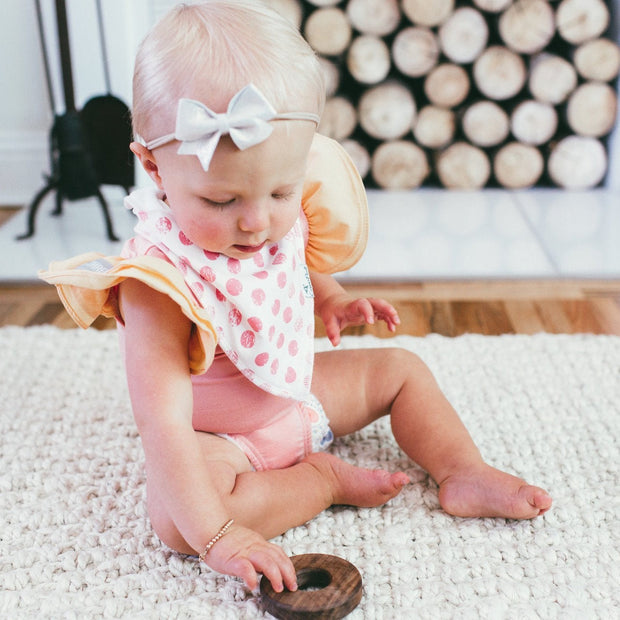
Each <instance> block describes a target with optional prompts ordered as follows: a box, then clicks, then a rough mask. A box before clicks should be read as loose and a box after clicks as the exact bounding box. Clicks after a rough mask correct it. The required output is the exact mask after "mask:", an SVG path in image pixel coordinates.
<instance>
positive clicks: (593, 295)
mask: <svg viewBox="0 0 620 620" xmlns="http://www.w3.org/2000/svg"><path fill="white" fill-rule="evenodd" d="M347 288H348V290H349V291H350V292H351V293H352V294H354V295H357V296H370V297H383V298H385V299H388V300H389V301H390V302H391V303H392V304H393V305H394V306H395V307H396V309H397V310H398V313H399V315H400V318H401V326H400V328H399V330H398V333H399V334H410V335H413V336H425V335H427V334H430V333H438V334H442V335H444V336H458V335H461V334H464V333H478V334H487V335H498V334H535V333H538V332H549V333H567V334H573V333H594V334H614V335H618V336H620V282H618V281H596V282H595V281H571V282H558V281H552V282H539V281H536V282H521V281H518V282H512V281H511V282H504V281H501V282H499V281H498V282H421V283H394V284H381V285H378V284H375V285H372V284H356V285H349V286H348V287H347ZM48 323H49V324H52V325H56V326H58V327H61V328H71V327H74V324H73V322H72V320H71V319H70V317H69V315H68V314H67V313H66V312H65V310H64V308H63V307H62V304H61V303H60V301H59V299H58V297H57V295H56V292H55V289H54V288H53V287H52V286H48V285H44V284H42V285H38V286H29V287H0V326H5V325H22V326H29V325H41V324H48ZM94 326H95V327H96V328H98V329H109V328H113V327H114V321H113V320H106V319H101V318H100V319H98V320H97V321H96V322H95V325H94ZM316 333H317V336H323V335H324V331H323V329H322V326H317V331H316ZM344 333H345V334H355V335H361V334H372V335H375V336H379V337H387V336H390V334H389V332H388V331H387V329H386V328H385V327H384V326H383V325H381V324H379V325H376V326H361V327H355V328H348V329H347V330H345V332H344Z"/></svg>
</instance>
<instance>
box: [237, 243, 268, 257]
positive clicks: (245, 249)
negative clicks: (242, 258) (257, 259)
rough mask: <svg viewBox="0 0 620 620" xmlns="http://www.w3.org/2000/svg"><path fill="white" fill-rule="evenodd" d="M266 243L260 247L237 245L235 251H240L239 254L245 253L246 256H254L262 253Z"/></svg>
mask: <svg viewBox="0 0 620 620" xmlns="http://www.w3.org/2000/svg"><path fill="white" fill-rule="evenodd" d="M265 243H266V241H263V242H262V243H260V244H259V245H235V249H236V250H239V252H244V253H246V254H253V253H255V252H260V251H261V250H262V249H263V247H264V245H265Z"/></svg>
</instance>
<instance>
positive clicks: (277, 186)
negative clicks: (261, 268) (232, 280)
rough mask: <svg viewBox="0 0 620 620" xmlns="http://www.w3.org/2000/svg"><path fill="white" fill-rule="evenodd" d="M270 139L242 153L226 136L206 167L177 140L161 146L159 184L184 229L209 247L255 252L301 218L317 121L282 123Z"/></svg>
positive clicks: (234, 254)
mask: <svg viewBox="0 0 620 620" xmlns="http://www.w3.org/2000/svg"><path fill="white" fill-rule="evenodd" d="M272 126H273V133H272V134H271V136H269V138H267V140H265V141H264V142H262V143H260V144H258V145H256V146H252V147H250V148H248V149H246V150H244V151H240V150H239V149H238V148H237V147H236V146H235V145H234V144H233V143H232V141H231V140H230V139H229V138H228V137H227V136H224V137H222V138H221V139H220V142H219V144H218V146H217V148H216V149H215V153H214V155H213V159H212V160H211V164H210V166H209V170H208V171H206V172H205V171H204V170H203V169H202V167H201V165H200V162H199V161H198V158H197V157H196V156H194V155H179V154H177V149H178V142H174V143H172V144H170V145H167V146H165V147H162V148H160V149H157V151H156V158H157V166H158V170H159V176H160V179H161V180H160V183H159V185H160V189H162V190H163V191H164V192H165V195H166V197H165V200H166V202H167V203H168V205H169V206H170V208H171V209H172V211H173V213H174V216H175V219H176V221H177V223H178V225H179V226H180V228H181V229H182V230H183V232H184V233H185V235H186V236H187V237H188V238H189V239H191V241H193V242H194V243H195V244H196V245H198V246H199V247H201V248H202V249H204V250H208V251H210V252H217V253H221V254H225V255H226V256H230V257H231V258H238V259H246V258H250V257H252V256H253V255H254V254H256V252H258V251H259V250H260V249H261V248H262V247H263V246H264V245H265V244H269V243H274V242H277V241H279V240H280V239H282V237H284V235H286V233H288V231H289V230H290V229H291V228H292V227H293V225H294V224H295V221H296V220H297V218H298V217H299V210H300V206H301V192H302V187H303V183H304V176H305V172H306V161H307V158H308V152H309V150H310V144H311V142H312V137H313V135H314V131H315V126H314V124H313V123H309V122H300V121H277V122H273V123H272Z"/></svg>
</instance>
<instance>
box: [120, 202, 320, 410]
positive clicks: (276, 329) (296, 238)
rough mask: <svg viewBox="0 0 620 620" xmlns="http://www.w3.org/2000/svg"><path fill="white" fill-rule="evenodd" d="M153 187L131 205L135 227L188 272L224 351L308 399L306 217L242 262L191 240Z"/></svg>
mask: <svg viewBox="0 0 620 620" xmlns="http://www.w3.org/2000/svg"><path fill="white" fill-rule="evenodd" d="M149 191H150V193H148V194H147V193H143V194H141V195H142V196H143V197H142V199H141V201H140V204H135V205H132V206H133V208H134V211H135V212H136V213H137V214H138V223H137V225H136V229H135V230H136V233H137V234H138V235H139V236H140V237H141V238H144V239H147V240H148V241H150V242H152V244H154V245H156V246H157V248H158V249H160V250H161V251H162V252H163V253H164V254H165V255H166V257H167V258H168V259H169V260H170V261H171V262H172V263H173V264H174V265H175V266H176V267H177V269H179V271H180V272H181V273H182V274H183V278H184V279H185V282H186V284H187V285H188V287H189V288H190V290H191V291H192V293H193V295H194V297H195V298H196V300H197V302H198V303H199V304H200V305H201V306H202V307H203V308H204V309H205V310H207V312H209V314H210V315H211V316H212V320H213V325H214V326H215V328H216V331H217V334H218V344H219V345H220V346H221V348H222V350H223V351H224V352H225V353H226V355H228V357H229V358H230V359H231V361H232V362H233V363H234V364H235V365H236V366H237V367H238V368H239V370H240V371H241V372H242V373H243V374H244V375H245V376H246V377H248V379H250V380H251V381H253V382H254V383H255V384H256V385H258V386H259V387H261V388H262V389H265V390H267V391H269V392H271V393H273V394H276V395H279V396H285V397H287V398H295V399H298V400H305V399H306V398H307V396H308V394H309V390H310V385H311V382H312V366H313V361H314V357H313V356H314V307H313V306H314V304H312V303H307V302H308V299H307V297H308V295H309V294H310V293H311V290H310V291H309V290H308V278H307V270H306V265H305V260H304V239H303V231H302V226H301V222H300V221H298V222H297V223H296V224H295V226H294V227H293V228H292V229H291V231H289V233H287V234H286V235H285V236H284V238H283V239H281V240H280V241H278V242H277V243H274V244H270V245H266V246H265V247H263V248H262V250H260V251H259V252H257V253H256V254H254V255H252V256H251V257H249V258H248V259H243V260H239V259H237V258H231V257H227V256H225V255H223V254H219V253H216V252H211V251H209V250H205V249H202V248H199V247H198V246H196V245H195V244H193V243H192V241H191V240H190V239H188V237H187V236H186V235H185V234H184V233H183V231H181V229H180V228H179V227H178V225H177V224H176V222H175V220H174V217H173V216H172V212H171V211H170V209H169V207H168V206H167V205H166V204H165V203H164V202H162V201H161V200H159V199H158V197H157V194H156V193H155V192H152V191H151V190H149ZM139 193H140V192H139Z"/></svg>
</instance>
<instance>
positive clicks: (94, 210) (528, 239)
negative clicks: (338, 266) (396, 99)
mask: <svg viewBox="0 0 620 620" xmlns="http://www.w3.org/2000/svg"><path fill="white" fill-rule="evenodd" d="M106 189H107V191H106V197H107V198H108V201H109V204H110V209H111V212H112V218H113V220H114V226H115V229H116V232H117V234H119V235H120V236H123V237H127V236H129V235H131V229H132V226H133V220H132V216H131V214H130V213H129V212H127V211H126V210H125V209H124V208H123V206H122V198H123V195H122V192H120V191H117V189H116V188H106ZM368 198H369V206H370V235H369V242H368V248H367V250H366V253H365V255H364V256H363V258H362V259H361V261H360V262H359V263H358V264H357V265H356V266H355V267H354V268H353V269H351V270H350V271H349V272H346V273H344V274H340V276H339V278H340V279H341V280H390V279H393V280H425V279H466V278H563V277H587V278H620V192H618V190H613V191H612V190H600V189H599V190H593V191H588V192H565V191H561V190H552V189H549V190H538V189H537V190H529V191H523V192H509V191H505V190H484V191H480V192H453V191H446V190H433V189H422V190H416V191H412V192H384V191H376V190H371V191H369V193H368ZM52 209H53V201H52V199H51V198H48V200H47V201H46V202H45V203H44V204H43V205H42V206H41V208H40V210H39V214H38V216H37V222H36V225H37V228H36V233H35V236H34V237H33V238H32V239H30V240H26V241H16V240H15V236H16V235H18V234H19V233H21V232H23V231H24V230H25V228H26V225H25V214H23V215H22V214H20V215H19V216H16V217H15V218H13V219H12V220H11V221H10V222H9V223H8V224H6V225H5V226H4V227H2V228H0V282H28V281H32V280H35V279H36V273H37V271H38V270H39V269H43V268H45V267H47V265H48V264H49V262H50V261H52V260H60V259H63V258H68V257H70V256H73V255H75V254H80V253H82V252H88V251H92V250H95V251H100V252H103V253H104V254H116V253H118V252H119V250H120V246H121V244H119V243H110V242H108V241H107V239H106V234H105V227H104V223H103V217H102V213H101V208H100V206H99V203H98V201H97V200H96V199H88V200H83V201H77V202H73V203H70V202H66V203H65V205H64V213H63V215H62V216H60V217H52V216H51V215H50V212H51V210H52Z"/></svg>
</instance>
